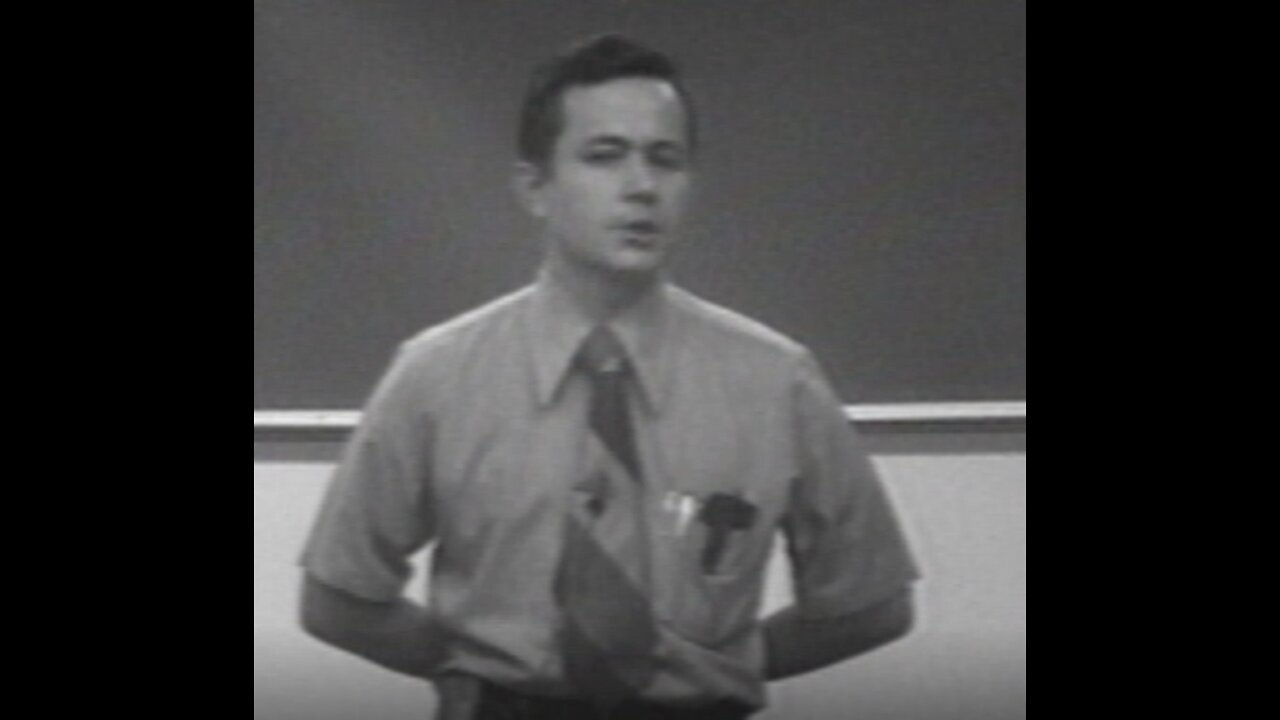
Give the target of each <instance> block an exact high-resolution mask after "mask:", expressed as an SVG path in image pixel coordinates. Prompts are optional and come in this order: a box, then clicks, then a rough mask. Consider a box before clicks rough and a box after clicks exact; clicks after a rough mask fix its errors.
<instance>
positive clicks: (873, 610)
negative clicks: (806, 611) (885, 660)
mask: <svg viewBox="0 0 1280 720" xmlns="http://www.w3.org/2000/svg"><path fill="white" fill-rule="evenodd" d="M914 624H915V607H914V603H913V601H912V594H911V591H910V590H905V591H903V592H902V593H900V594H898V595H896V596H894V597H893V598H891V599H889V600H887V601H885V602H882V603H879V604H877V605H872V606H871V607H869V608H867V609H865V610H860V611H858V612H855V613H850V614H848V615H844V616H842V617H836V618H827V619H821V620H811V619H805V618H804V617H802V616H801V614H800V612H799V610H798V609H797V608H796V607H795V606H792V607H790V608H787V609H785V610H782V611H780V612H778V613H777V614H775V615H773V616H771V617H770V618H769V619H767V620H766V621H765V624H764V634H765V646H766V653H767V654H766V665H765V678H766V679H767V680H770V681H774V680H784V679H786V678H789V677H794V676H796V675H802V674H804V673H808V672H813V671H814V670H820V669H822V668H824V667H828V666H830V665H834V664H836V663H838V662H843V661H845V660H849V659H851V658H855V657H857V656H859V655H862V654H864V653H868V652H871V651H872V650H875V649H876V648H879V647H882V646H884V645H888V644H889V643H891V642H894V641H895V640H898V639H901V638H902V637H904V636H905V635H907V633H909V632H911V628H912V627H913V625H914Z"/></svg>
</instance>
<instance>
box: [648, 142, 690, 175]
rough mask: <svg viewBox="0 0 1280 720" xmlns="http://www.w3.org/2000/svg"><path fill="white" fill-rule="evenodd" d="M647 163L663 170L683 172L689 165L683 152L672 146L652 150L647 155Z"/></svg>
mask: <svg viewBox="0 0 1280 720" xmlns="http://www.w3.org/2000/svg"><path fill="white" fill-rule="evenodd" d="M649 162H650V163H652V164H653V166H654V167H658V168H662V169H663V170H673V171H678V170H684V169H685V168H686V167H688V165H689V158H688V156H687V155H686V154H685V152H684V150H683V149H681V148H678V147H673V146H662V147H657V148H654V149H653V150H652V151H651V152H650V153H649Z"/></svg>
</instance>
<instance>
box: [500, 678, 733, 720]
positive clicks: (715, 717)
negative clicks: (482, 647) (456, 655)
mask: <svg viewBox="0 0 1280 720" xmlns="http://www.w3.org/2000/svg"><path fill="white" fill-rule="evenodd" d="M752 712H753V711H752V709H751V708H749V707H747V706H746V705H743V704H742V703H739V702H733V701H729V700H724V701H720V702H714V703H707V704H702V705H689V706H685V705H682V706H679V707H673V706H667V705H659V704H656V703H648V702H639V701H628V702H624V703H622V704H620V705H618V706H616V707H613V708H609V709H607V710H606V709H601V708H600V707H598V706H596V705H594V704H592V703H590V702H588V701H585V700H579V699H574V698H556V697H544V696H540V695H528V694H525V693H521V692H517V691H515V690H510V689H508V688H504V687H501V686H498V685H494V684H493V683H490V682H485V681H482V682H481V691H480V702H479V707H477V708H476V715H475V720H744V718H747V717H749V716H750V715H751V714H752Z"/></svg>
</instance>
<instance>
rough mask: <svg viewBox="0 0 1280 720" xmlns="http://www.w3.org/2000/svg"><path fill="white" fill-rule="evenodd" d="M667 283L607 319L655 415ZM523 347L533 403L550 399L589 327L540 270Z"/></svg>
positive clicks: (663, 360) (666, 361) (659, 401)
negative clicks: (530, 362)
mask: <svg viewBox="0 0 1280 720" xmlns="http://www.w3.org/2000/svg"><path fill="white" fill-rule="evenodd" d="M670 292H671V287H670V286H669V285H668V284H667V282H666V281H660V282H659V283H658V284H657V285H656V286H655V287H654V288H653V291H652V292H649V293H647V294H645V295H644V297H642V298H641V299H640V300H638V301H637V302H636V303H634V304H633V305H631V306H630V307H628V308H626V309H625V310H623V311H622V312H621V313H619V314H618V315H617V316H615V317H614V318H612V319H611V320H609V322H608V325H609V327H610V328H611V329H612V330H613V331H614V333H615V334H616V335H617V337H618V339H619V340H620V341H621V342H622V345H623V347H625V348H626V350H627V358H628V359H629V360H630V361H631V365H632V367H633V368H635V371H636V379H637V380H638V384H639V386H640V394H641V395H642V396H643V397H644V399H645V401H646V403H647V405H648V407H649V409H650V410H652V411H653V412H654V413H658V412H659V411H660V410H661V408H662V405H663V402H664V400H665V397H666V393H667V384H668V383H667V374H668V373H667V368H668V367H669V365H670V357H669V356H670V349H669V345H670V343H669V342H668V338H666V337H665V336H666V335H667V332H668V329H669V326H670V324H671V323H670V316H671V312H670V310H671V308H670V307H669V306H670V297H669V293H670ZM527 317H528V324H527V327H528V329H529V346H530V348H531V349H532V351H533V359H534V371H535V374H536V376H537V377H536V382H537V392H538V402H540V403H541V404H542V405H543V406H544V407H545V406H547V405H550V404H552V403H553V402H555V400H556V397H557V394H558V392H559V390H560V387H561V386H562V385H563V383H564V378H565V376H566V375H567V374H568V372H569V368H570V366H571V365H572V364H573V358H574V356H575V355H576V354H577V352H578V349H579V348H580V347H582V341H583V340H585V339H586V337H587V335H588V334H589V333H590V332H591V330H592V329H593V327H594V323H593V322H592V321H591V319H590V318H589V317H587V315H586V313H584V312H583V311H582V309H581V308H579V307H578V305H577V303H576V302H575V301H574V300H573V298H572V297H571V296H570V295H569V292H568V291H567V290H565V288H564V287H563V286H562V285H561V284H560V283H558V282H557V281H556V280H555V278H553V277H552V276H551V274H550V273H549V272H547V270H546V269H545V268H544V269H543V270H542V271H540V272H539V274H538V278H537V281H536V283H535V284H534V286H533V294H532V301H531V302H530V304H529V312H528V316H527Z"/></svg>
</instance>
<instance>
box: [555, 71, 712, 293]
mask: <svg viewBox="0 0 1280 720" xmlns="http://www.w3.org/2000/svg"><path fill="white" fill-rule="evenodd" d="M561 101H562V102H563V109H564V129H563V131H562V132H561V134H560V137H559V138H558V139H557V140H556V144H555V147H554V148H553V150H552V154H551V157H550V159H549V160H548V166H547V167H546V168H544V169H543V170H542V171H541V172H540V173H539V175H538V179H537V181H536V183H535V187H534V189H533V197H534V202H535V205H536V207H537V212H538V213H539V214H540V215H542V217H543V218H544V219H545V220H546V223H547V230H548V233H549V242H550V247H549V248H548V251H549V252H550V253H551V254H552V256H553V259H554V260H557V261H560V262H562V263H566V264H568V265H569V266H571V267H574V268H578V269H586V270H589V271H596V272H599V271H605V272H606V273H615V274H616V273H622V274H628V275H636V274H652V273H654V272H656V271H657V270H659V269H660V268H661V267H662V266H663V264H664V262H665V260H666V256H667V252H668V250H669V248H670V246H671V244H672V243H673V242H675V240H676V238H677V236H678V234H679V231H680V227H681V222H682V220H683V217H684V211H685V203H686V200H687V197H688V195H689V190H690V185H691V178H690V160H691V158H690V148H689V147H688V142H689V141H688V134H687V131H686V122H687V121H686V118H685V112H684V107H683V105H682V103H681V101H680V97H679V95H677V94H676V91H675V89H674V88H672V86H671V85H670V84H669V83H666V82H663V81H661V80H655V79H648V78H622V79H618V80H611V81H608V82H605V83H601V84H598V85H587V86H579V87H573V88H570V89H569V90H568V91H567V92H566V93H565V94H564V96H563V97H562V100H561Z"/></svg>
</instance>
